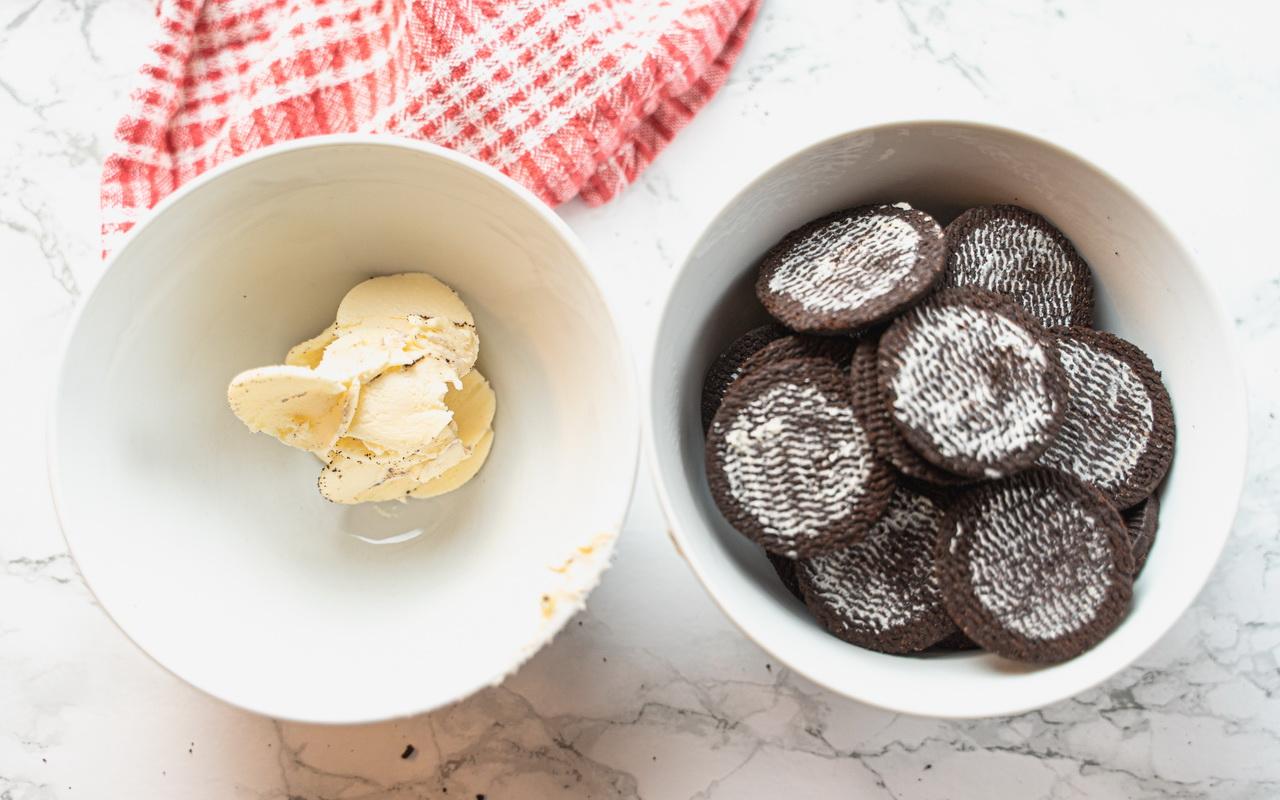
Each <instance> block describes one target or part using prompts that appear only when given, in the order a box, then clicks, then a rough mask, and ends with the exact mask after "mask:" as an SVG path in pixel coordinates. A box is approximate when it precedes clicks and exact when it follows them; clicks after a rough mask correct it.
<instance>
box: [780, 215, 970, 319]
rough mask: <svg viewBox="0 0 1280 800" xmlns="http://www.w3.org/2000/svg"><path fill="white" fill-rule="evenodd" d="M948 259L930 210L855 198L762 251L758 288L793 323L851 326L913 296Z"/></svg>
mask: <svg viewBox="0 0 1280 800" xmlns="http://www.w3.org/2000/svg"><path fill="white" fill-rule="evenodd" d="M945 267H946V250H945V247H944V241H943V235H942V228H941V227H939V225H938V223H937V222H936V221H934V219H933V217H931V216H929V215H928V214H926V213H924V212H923V211H918V210H916V209H913V208H911V207H910V206H909V205H907V204H906V203H899V204H897V205H871V206H858V207H857V208H850V209H847V210H844V211H838V212H836V213H834V214H830V215H828V216H825V217H823V218H821V219H817V220H814V221H813V222H810V223H809V224H807V225H804V226H803V227H801V228H798V229H796V230H794V231H792V232H791V233H788V234H787V235H786V236H785V237H783V239H782V241H780V242H778V244H776V245H774V246H773V248H772V249H771V250H769V252H768V253H766V254H765V257H764V261H763V262H762V263H761V265H760V277H759V279H758V280H757V282H756V295H757V296H758V297H759V298H760V302H761V303H763V304H764V307H765V309H766V310H768V312H769V313H770V314H772V315H773V317H774V318H775V319H777V320H778V321H779V322H781V323H783V324H784V325H786V326H787V327H789V328H791V329H793V330H797V331H800V332H802V333H819V334H832V333H849V332H853V331H857V330H859V329H861V328H865V327H868V326H870V325H873V324H875V323H877V322H879V321H881V320H884V319H887V318H889V317H892V316H894V315H895V314H897V313H899V312H900V311H902V310H903V309H904V308H907V307H909V306H911V305H912V304H914V303H915V302H917V301H918V300H919V299H920V298H922V297H924V296H925V295H926V294H928V293H929V291H930V290H931V289H932V288H933V287H934V286H935V285H936V284H937V283H938V281H939V280H941V278H942V272H943V270H944V269H945Z"/></svg>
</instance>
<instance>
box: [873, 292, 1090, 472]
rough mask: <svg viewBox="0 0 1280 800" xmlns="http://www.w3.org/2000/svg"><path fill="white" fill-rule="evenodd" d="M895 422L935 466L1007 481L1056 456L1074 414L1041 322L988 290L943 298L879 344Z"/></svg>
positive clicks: (900, 322)
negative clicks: (1067, 418) (1056, 441)
mask: <svg viewBox="0 0 1280 800" xmlns="http://www.w3.org/2000/svg"><path fill="white" fill-rule="evenodd" d="M877 357H878V360H879V379H880V385H881V388H882V390H883V391H884V394H885V399H886V401H887V402H888V404H889V413H890V415H891V416H892V417H893V420H894V422H895V424H896V425H897V426H898V430H899V431H900V432H901V433H902V435H903V436H904V437H905V438H906V440H907V442H908V443H909V444H910V445H911V447H912V448H913V449H914V450H915V451H916V452H917V453H919V454H920V455H921V456H923V457H924V458H925V459H926V460H927V461H929V462H930V463H932V464H933V465H934V466H937V467H940V468H942V469H943V470H946V471H948V472H953V473H956V474H958V475H962V476H965V477H970V478H999V477H1002V476H1004V475H1009V474H1012V473H1014V472H1017V471H1018V470H1020V469H1022V468H1024V467H1026V466H1029V465H1030V464H1032V463H1033V462H1034V461H1035V460H1036V459H1037V458H1038V457H1039V456H1040V454H1041V453H1043V452H1044V451H1045V449H1046V448H1048V447H1049V445H1050V443H1051V442H1052V441H1053V438H1054V437H1055V436H1056V435H1057V433H1058V429H1059V428H1060V427H1061V426H1062V419H1063V416H1064V414H1065V412H1066V406H1067V381H1066V376H1065V375H1064V374H1063V372H1062V367H1061V366H1059V364H1058V356H1057V348H1056V346H1055V344H1054V340H1053V338H1052V337H1050V336H1048V335H1047V334H1046V333H1045V332H1044V330H1043V329H1042V328H1041V327H1040V325H1039V323H1037V322H1036V321H1035V320H1034V319H1032V318H1031V317H1029V316H1028V315H1027V313H1026V312H1024V311H1023V310H1022V309H1021V308H1019V307H1018V306H1017V304H1015V303H1014V302H1013V301H1011V300H1010V299H1009V298H1007V297H1004V296H1003V295H999V294H996V293H994V292H989V291H987V290H985V289H977V288H972V287H970V288H964V289H944V290H942V291H939V292H936V293H935V294H933V295H932V296H930V297H929V298H928V299H927V300H926V301H924V302H923V303H921V304H920V305H918V306H916V307H915V308H913V309H911V310H910V311H908V312H907V313H906V314H904V315H903V316H901V317H899V318H898V319H897V320H895V321H894V323H893V324H892V325H890V326H889V329H888V330H887V331H885V333H884V335H883V336H882V337H881V338H880V347H879V349H878V351H877Z"/></svg>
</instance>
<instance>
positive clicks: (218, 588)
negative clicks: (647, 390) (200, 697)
mask: <svg viewBox="0 0 1280 800" xmlns="http://www.w3.org/2000/svg"><path fill="white" fill-rule="evenodd" d="M405 271H425V272H429V273H431V274H433V275H435V276H436V277H438V278H440V279H441V280H443V281H444V282H445V283H447V284H449V285H450V286H452V287H453V288H454V289H455V290H457V291H458V293H459V294H460V295H461V296H462V298H463V299H464V300H465V301H466V303H467V305H468V306H469V307H470V308H471V310H472V312H473V313H474V315H475V319H476V324H477V328H478V331H479V334H480V340H481V351H480V361H479V365H478V366H479V368H480V369H481V370H482V372H483V373H484V374H485V376H487V377H488V378H489V380H490V381H491V382H492V384H493V387H494V389H495V391H496V392H497V397H498V411H497V416H496V418H495V420H494V431H495V438H494V443H493V450H492V453H491V455H490V457H489V459H488V462H487V463H486V464H485V466H484V468H483V470H482V471H481V472H480V474H479V475H478V476H477V477H476V478H475V479H474V480H473V481H471V482H470V483H469V484H467V485H466V486H465V487H464V488H462V489H460V490H458V491H456V492H454V493H451V494H448V495H445V496H443V497H440V498H436V499H431V500H415V501H410V502H409V503H407V504H400V503H383V504H379V505H377V506H368V505H366V506H354V507H352V506H340V505H333V504H330V503H328V502H326V501H325V500H323V499H321V497H320V495H319V494H318V492H317V490H316V477H317V475H318V471H319V467H320V464H319V462H318V461H317V460H316V459H315V458H314V457H312V456H311V455H309V454H308V453H305V452H302V451H299V450H294V449H291V448H288V447H285V446H283V445H281V444H280V443H278V442H276V441H275V440H274V439H272V438H270V437H268V436H264V435H261V434H252V433H250V432H249V431H248V430H247V429H246V428H245V427H244V425H242V424H241V423H240V421H239V420H238V419H237V418H236V417H235V416H234V415H233V414H232V413H231V411H230V409H229V408H228V407H227V402H226V387H227V383H228V381H229V380H230V379H231V377H232V376H233V375H235V374H236V373H238V372H239V371H241V370H243V369H247V368H249V367H255V366H260V365H264V364H272V363H281V360H282V359H283V357H284V354H285V351H286V350H287V349H288V348H289V347H290V346H291V345H293V344H294V343H296V342H299V341H301V340H303V339H305V338H307V337H309V336H312V335H314V334H315V333H317V332H319V331H320V330H321V329H322V328H324V327H325V326H326V325H328V324H329V323H330V322H331V321H332V320H333V317H334V312H335V310H336V309H337V305H338V301H339V300H340V299H341V298H342V296H343V294H344V293H345V292H346V291H347V290H348V289H350V288H351V287H353V286H355V285H356V284H358V283H360V282H361V281H362V280H364V279H366V278H368V277H371V276H373V275H377V274H387V273H395V272H405ZM637 414H638V412H637V407H636V400H635V397H634V391H633V374H632V370H631V368H630V362H629V357H628V355H627V354H626V351H625V350H624V348H623V347H622V345H621V343H620V341H619V338H618V335H617V332H616V330H615V328H614V323H613V319H612V317H611V315H610V312H609V310H608V308H607V307H606V304H605V302H604V300H603V298H602V297H601V294H600V293H599V291H598V290H597V287H596V285H595V283H594V281H593V279H592V276H591V273H590V271H589V269H588V266H587V263H586V258H585V257H584V255H583V252H582V250H581V248H580V246H579V245H578V243H577V240H576V239H575V237H574V235H573V234H572V233H571V232H570V231H569V230H568V228H567V227H566V226H565V225H564V224H563V222H562V221H561V220H560V219H559V218H558V217H557V216H556V215H555V214H554V213H552V212H551V211H550V209H548V208H547V207H546V206H545V205H543V204H542V203H540V202H539V201H538V200H537V199H535V198H534V197H533V196H532V195H531V194H530V193H529V192H527V191H525V190H524V189H522V188H520V187H519V186H517V185H516V184H515V183H513V182H512V181H510V180H508V179H507V178H505V177H503V176H502V175H500V174H498V173H497V172H496V171H494V170H492V169H490V168H488V167H486V166H483V165H481V164H479V163H477V162H475V161H472V160H470V159H468V158H466V157H464V156H460V155H458V154H455V153H451V152H449V151H446V150H443V149H440V148H436V147H432V146H429V145H425V144H420V143H415V142H409V141H404V140H395V139H387V138H372V137H361V136H337V137H325V138H318V139H306V140H303V141H299V142H294V143H291V144H286V145H283V146H280V147H275V148H271V149H269V150H264V151H262V152H260V153H255V154H254V155H252V156H249V157H246V158H243V159H240V160H238V161H236V162H233V163H231V164H228V165H225V166H223V167H221V168H219V169H216V170H214V171H213V172H212V173H210V174H208V175H205V176H203V177H201V178H200V179H198V180H196V181H194V182H193V183H192V184H190V185H188V186H186V187H184V188H182V189H180V190H179V191H178V192H176V193H175V194H174V195H173V196H172V197H170V198H168V199H167V200H165V201H164V202H163V203H162V204H161V205H160V206H159V207H158V208H157V209H156V211H155V212H154V213H153V214H152V215H151V216H150V218H149V219H148V220H147V221H146V222H145V223H144V224H142V225H141V226H140V228H139V229H138V230H137V231H136V232H135V233H134V234H133V235H132V236H131V238H130V239H129V240H128V242H127V243H126V244H125V245H124V246H123V247H122V248H121V249H120V251H119V252H118V253H117V255H116V256H115V257H114V258H113V259H112V261H111V263H110V265H109V266H108V268H107V271H106V274H105V275H104V276H103V277H102V279H101V281H100V282H99V284H98V285H97V287H96V288H95V289H94V291H93V293H92V294H91V295H90V296H89V298H88V299H87V300H86V301H85V303H84V305H83V307H82V308H81V310H80V313H79V316H78V318H77V320H76V323H75V325H74V329H73V331H72V333H71V335H70V338H69V340H68V343H67V346H66V352H65V356H64V361H63V364H62V368H61V371H60V374H59V379H58V387H57V394H56V399H55V402H54V407H53V412H52V415H51V419H50V430H49V456H50V464H51V480H52V484H53V489H54V495H55V499H56V502H57V507H58V514H59V517H60V518H61V521H62V525H63V530H64V532H65V534H66V538H67V542H68V544H69V545H70V548H71V551H72V553H73V555H74V557H75V560H76V563H77V565H78V566H79V568H80V571H81V573H82V574H83V576H84V578H85V580H86V581H87V582H88V584H89V586H90V587H91V589H92V590H93V592H94V594H95V595H96V596H97V598H98V600H99V601H100V602H101V604H102V607H103V608H104V609H105V610H106V611H107V612H108V613H109V614H110V615H111V617H112V618H113V619H114V620H115V621H116V622H117V623H118V624H119V626H120V627H121V628H122V629H123V630H124V632H125V633H127V634H128V635H129V636H130V637H131V638H132V639H133V640H134V641H135V642H136V643H137V644H138V645H139V646H140V647H141V648H142V649H143V650H145V651H146V652H147V653H149V654H150V655H151V656H152V657H154V658H155V660H156V661H158V662H159V663H160V664H162V665H163V666H165V667H167V668H168V669H169V670H171V671H172V672H173V673H175V674H176V675H178V676H180V677H182V678H184V679H186V680H187V681H189V682H190V683H192V684H193V685H195V686H197V687H198V688H200V689H203V690H205V691H207V692H208V693H210V694H212V695H215V696H217V697H220V698H222V699H224V700H226V701H228V702H231V703H234V704H235V705H238V706H241V707H244V708H247V709H251V710H254V711H258V712H261V713H263V714H268V715H271V716H275V717H283V718H288V719H295V720H306V721H318V722H356V721H367V720H376V719H384V718H388V717H395V716H401V715H407V714H412V713H417V712H421V711H425V710H429V709H432V708H436V707H439V706H441V705H444V704H446V703H449V702H452V701H454V700H458V699H460V698H462V697H464V696H466V695H467V694H469V693H471V692H472V691H474V690H476V689H478V688H481V687H483V686H486V685H488V684H492V683H495V682H497V681H499V680H501V679H502V678H503V677H504V676H505V675H507V674H508V673H510V672H511V671H513V670H514V669H515V668H516V667H517V666H518V665H519V664H520V663H522V662H523V661H524V660H525V659H527V658H528V657H529V656H530V655H532V654H533V653H534V652H535V651H537V650H538V648H539V647H540V646H542V645H543V644H544V643H546V642H547V641H548V640H550V638H551V637H552V636H553V635H554V634H555V633H556V631H557V630H559V629H560V627H561V626H562V625H563V624H564V623H565V621H566V620H567V619H568V618H569V617H570V616H571V615H572V614H573V613H574V612H575V611H576V610H578V609H579V608H581V607H582V604H583V601H584V599H585V597H586V594H587V593H588V592H589V591H590V590H591V588H592V587H594V586H595V584H596V583H597V581H598V580H599V577H600V574H601V573H602V572H603V570H604V569H605V568H606V567H607V565H608V563H609V559H610V557H611V554H612V550H613V543H614V538H615V536H616V535H617V533H618V531H619V529H620V526H621V524H622V520H623V516H624V514H625V512H626V507H627V503H628V500H629V497H630V492H631V487H632V482H633V479H634V473H635V464H636V451H637V447H638V438H639V437H638V425H637Z"/></svg>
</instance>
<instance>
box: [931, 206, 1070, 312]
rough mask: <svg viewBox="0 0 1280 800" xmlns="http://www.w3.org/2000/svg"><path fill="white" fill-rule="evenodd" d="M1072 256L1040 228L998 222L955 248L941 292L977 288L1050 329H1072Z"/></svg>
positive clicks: (1005, 220) (999, 219)
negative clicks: (1009, 301) (998, 295)
mask: <svg viewBox="0 0 1280 800" xmlns="http://www.w3.org/2000/svg"><path fill="white" fill-rule="evenodd" d="M1075 283H1076V267H1075V260H1074V259H1073V257H1072V254H1071V253H1069V252H1067V251H1066V250H1065V249H1063V247H1062V245H1061V244H1060V243H1059V242H1058V241H1057V240H1056V239H1055V238H1054V237H1053V236H1052V235H1051V234H1050V233H1049V232H1048V231H1045V230H1043V229H1042V228H1040V227H1038V226H1036V225H1032V224H1031V223H1029V222H1027V221H1026V220H1023V219H1011V218H1008V217H995V218H992V219H988V220H986V221H984V222H982V223H980V224H979V225H976V226H975V227H974V228H973V229H972V230H971V231H969V233H968V235H967V236H965V237H964V238H963V239H961V240H960V241H959V242H953V243H951V255H950V257H949V258H948V260H947V273H946V275H945V276H944V278H943V282H942V285H943V287H944V288H945V287H957V286H978V287H981V288H984V289H990V290H991V291H993V292H1000V293H1001V294H1007V295H1009V296H1010V297H1012V298H1013V299H1014V300H1017V301H1018V303H1019V304H1021V305H1022V306H1024V307H1025V308H1027V309H1028V311H1030V312H1031V313H1032V314H1033V315H1034V316H1036V317H1038V318H1039V319H1040V321H1041V322H1042V323H1043V324H1044V325H1046V326H1048V327H1054V326H1058V325H1070V324H1071V323H1072V311H1073V309H1072V307H1071V300H1072V297H1074V295H1075Z"/></svg>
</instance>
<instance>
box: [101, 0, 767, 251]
mask: <svg viewBox="0 0 1280 800" xmlns="http://www.w3.org/2000/svg"><path fill="white" fill-rule="evenodd" d="M758 3H759V0H159V6H158V8H157V12H156V13H157V15H158V17H159V20H160V24H161V29H162V35H161V37H160V40H159V41H158V42H156V43H155V44H154V45H153V47H152V49H153V51H154V53H155V57H154V59H153V60H152V61H151V62H150V63H148V64H147V65H146V66H144V67H143V69H142V82H141V85H140V87H139V88H138V89H137V91H135V93H134V95H133V100H132V105H131V108H130V110H129V113H128V115H127V116H126V117H125V118H124V119H123V120H121V122H120V125H119V128H118V130H117V143H116V148H115V151H114V152H113V153H112V154H111V155H110V156H109V157H108V158H107V162H106V166H105V169H104V172H103V178H102V206H103V226H102V231H103V245H104V252H109V251H110V250H111V249H112V248H113V247H114V244H115V242H116V241H117V240H118V238H119V237H120V236H121V235H123V233H124V232H125V231H127V230H128V229H129V228H130V227H132V226H133V224H134V223H135V222H136V221H137V220H138V218H139V217H141V216H142V215H143V214H144V213H145V212H146V210H147V209H149V208H151V207H152V206H153V205H155V204H156V203H157V202H158V201H159V200H160V199H161V198H162V197H164V196H165V195H166V194H168V193H169V192H171V191H173V190H174V189H175V188H177V187H178V186H179V185H181V184H182V183H184V182H186V181H188V180H190V179H191V178H193V177H195V176H196V175H199V174H200V173H201V172H204V171H205V170H206V169H209V168H210V167H212V166H214V165H215V164H218V163H219V162H222V161H225V160H227V159H229V158H232V157H234V156H237V155H240V154H241V153H244V152H246V151H249V150H253V149H254V148H257V147H262V146H264V145H269V144H272V143H274V142H279V141H283V140H286V139H295V138H298V137H301V136H310V135H315V134H321V133H334V132H340V131H361V132H375V133H378V132H381V133H395V134H402V135H406V136H413V137H417V138H420V139H425V140H428V141H432V142H435V143H437V144H441V145H444V146H446V147H450V148H453V149H455V150H459V151H461V152H463V153H467V154H469V155H472V156H474V157H476V158H478V159H481V160H483V161H487V162H488V163H490V164H492V165H494V166H495V167H497V168H498V169H500V170H502V171H503V172H505V173H507V174H508V175H510V176H511V177H513V178H515V179H516V180H518V181H520V182H521V183H523V184H524V185H525V186H528V187H529V188H530V189H532V190H533V191H534V192H535V193H536V194H537V195H538V196H539V197H541V198H542V199H543V200H545V201H546V202H547V203H551V204H556V203H560V202H563V201H565V200H568V199H569V198H571V197H573V196H574V195H576V194H581V195H582V197H583V198H584V199H585V200H586V201H587V202H588V203H592V204H599V203H603V202H605V201H607V200H609V199H610V198H611V197H613V196H614V195H615V194H617V193H618V191H619V190H621V189H622V188H623V187H624V186H626V185H627V184H628V183H629V182H630V181H631V180H632V179H634V178H635V176H636V175H637V174H638V173H639V172H640V171H641V170H642V169H644V167H645V166H646V165H648V164H649V162H650V161H652V160H653V158H654V156H655V155H657V153H658V151H660V150H661V149H662V147H663V146H664V145H665V144H666V143H667V142H668V141H669V140H670V139H671V137H672V136H673V135H675V133H676V131H678V130H680V128H682V127H683V126H684V125H685V124H686V123H687V122H688V121H689V119H690V118H691V117H692V116H693V115H694V114H695V113H696V112H697V111H698V109H699V108H701V107H702V105H703V104H705V103H706V102H707V101H708V100H709V99H710V98H711V96H712V95H713V94H715V92H716V90H717V89H719V88H720V86H721V85H723V84H724V81H725V77H726V75H727V73H728V70H729V67H730V66H731V65H732V64H733V61H734V59H735V58H736V57H737V55H738V53H739V52H740V51H741V49H742V45H743V41H744V39H745V37H746V35H747V31H748V30H749V29H750V27H751V22H752V20H753V19H754V18H755V14H756V10H757V7H758Z"/></svg>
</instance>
